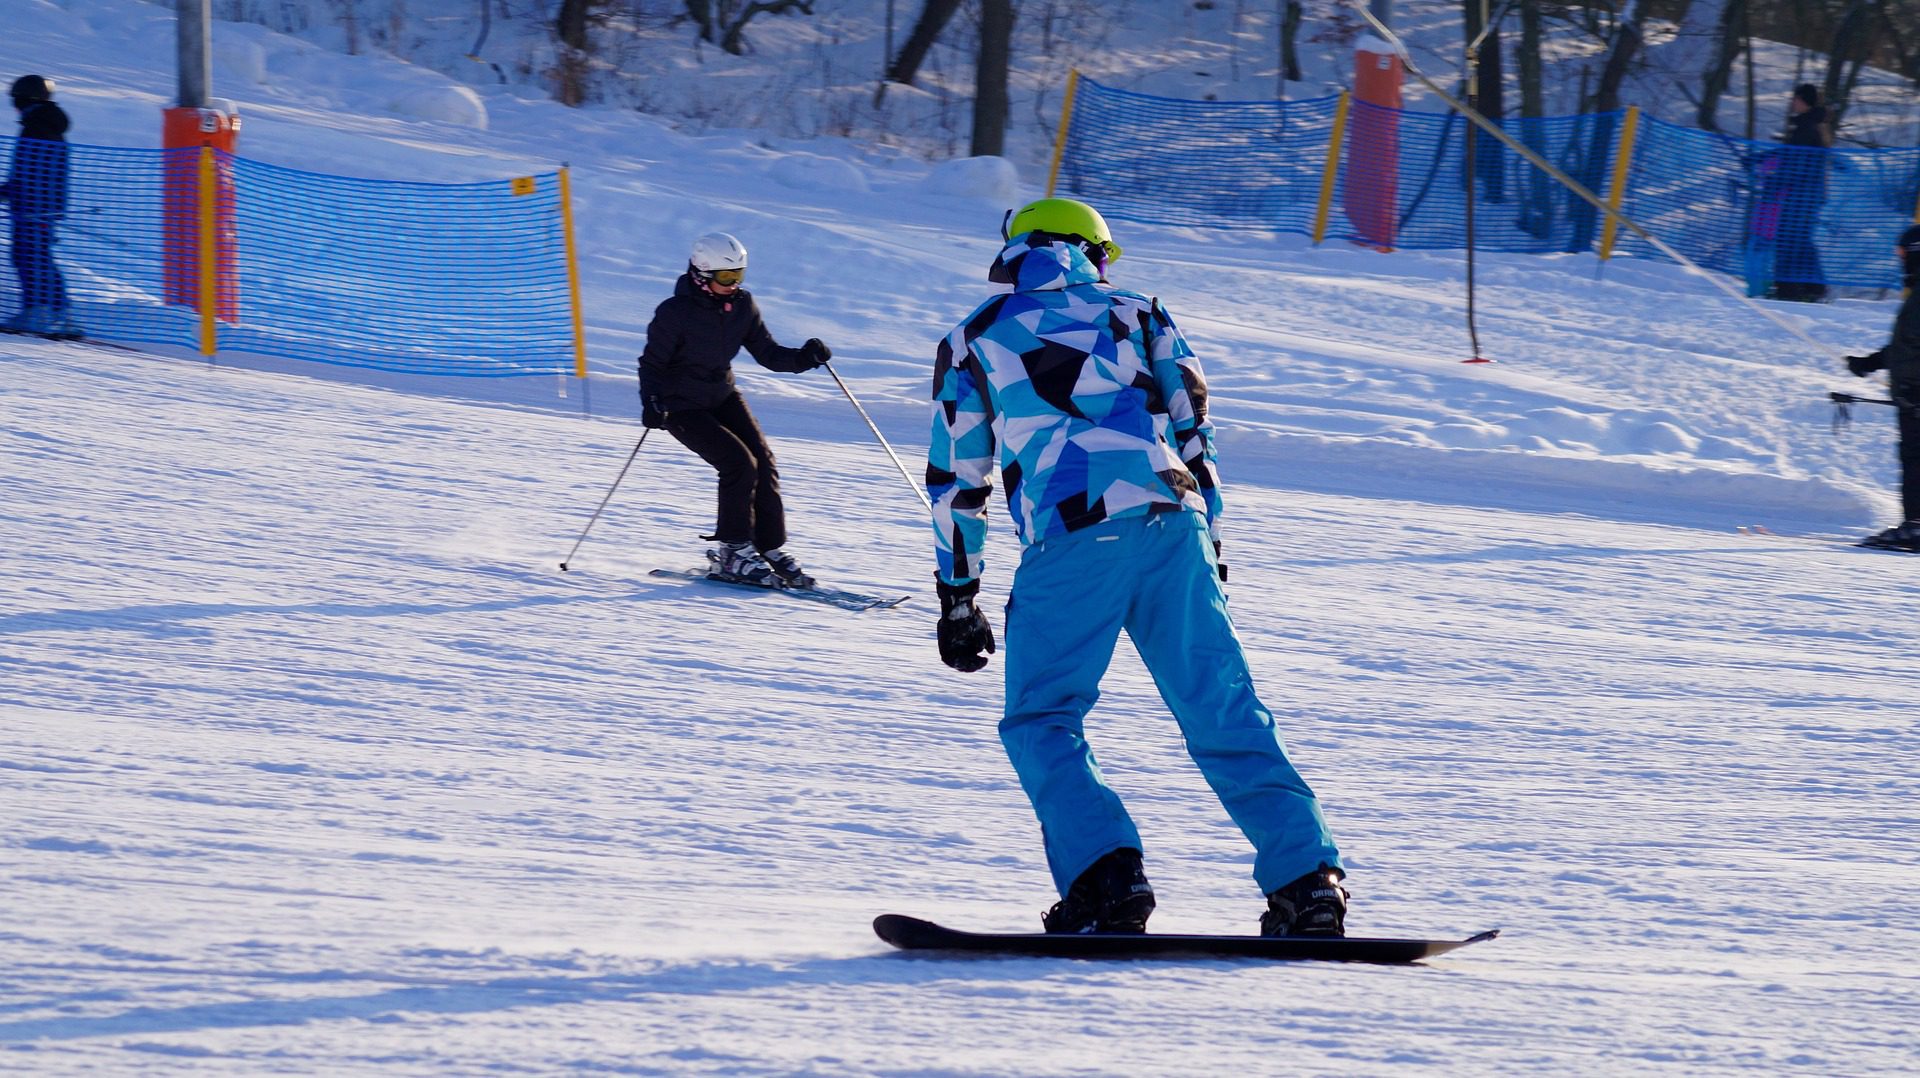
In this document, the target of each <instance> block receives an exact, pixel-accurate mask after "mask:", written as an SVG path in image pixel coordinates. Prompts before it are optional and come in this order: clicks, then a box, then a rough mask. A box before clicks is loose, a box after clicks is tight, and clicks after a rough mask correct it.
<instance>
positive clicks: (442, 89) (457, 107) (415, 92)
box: [387, 82, 487, 131]
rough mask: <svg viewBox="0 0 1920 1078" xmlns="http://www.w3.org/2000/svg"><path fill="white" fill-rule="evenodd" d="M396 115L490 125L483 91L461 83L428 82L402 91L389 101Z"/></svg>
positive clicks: (472, 125)
mask: <svg viewBox="0 0 1920 1078" xmlns="http://www.w3.org/2000/svg"><path fill="white" fill-rule="evenodd" d="M387 108H388V109H389V110H390V111H392V112H393V113H395V114H396V115H400V116H406V117H410V118H412V119H415V120H428V121H432V122H434V123H444V124H453V125H455V126H457V127H469V128H472V129H473V130H475V131H485V130H486V129H487V105H486V102H484V101H481V100H480V95H479V94H477V93H474V92H473V91H472V90H471V89H469V88H467V87H465V86H461V85H459V84H458V83H451V82H450V83H446V84H445V85H441V86H427V87H422V88H418V89H411V90H406V91H404V92H402V93H401V94H400V95H399V96H397V97H395V98H394V99H393V100H391V101H389V102H388V103H387Z"/></svg>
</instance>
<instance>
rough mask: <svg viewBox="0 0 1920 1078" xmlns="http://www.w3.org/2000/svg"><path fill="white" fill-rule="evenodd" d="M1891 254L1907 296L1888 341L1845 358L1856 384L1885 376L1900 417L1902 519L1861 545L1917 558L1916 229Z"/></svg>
mask: <svg viewBox="0 0 1920 1078" xmlns="http://www.w3.org/2000/svg"><path fill="white" fill-rule="evenodd" d="M1896 253H1897V254H1898V255H1899V256H1900V266H1901V269H1902V271H1903V272H1904V273H1905V275H1906V281H1907V290H1908V291H1907V298H1906V301H1905V302H1903V303H1902V304H1900V313H1899V315H1897V316H1896V317H1895V318H1894V320H1893V339H1892V340H1891V341H1888V342H1887V346H1886V347H1885V348H1882V349H1880V350H1879V351H1878V352H1875V353H1873V354H1872V355H1870V356H1848V357H1847V369H1848V370H1849V371H1852V372H1853V373H1854V374H1856V375H1858V376H1859V377H1861V378H1865V377H1866V376H1867V375H1869V374H1872V373H1873V372H1875V371H1886V372H1887V381H1888V384H1889V392H1888V396H1889V397H1891V398H1892V400H1893V402H1894V405H1895V409H1894V410H1895V411H1896V412H1897V413H1898V414H1899V417H1900V418H1899V424H1900V510H1901V514H1902V516H1903V517H1904V518H1905V519H1903V520H1902V521H1901V522H1900V523H1898V524H1896V525H1894V526H1893V527H1891V528H1888V529H1887V530H1886V531H1883V532H1880V533H1878V534H1875V535H1869V536H1867V537H1866V538H1865V539H1862V540H1861V541H1860V545H1861V546H1870V547H1879V548H1881V549H1883V550H1906V551H1912V552H1914V553H1920V225H1915V226H1914V227H1912V228H1909V229H1907V230H1906V232H1904V233H1902V234H1901V236H1900V246H1899V247H1898V249H1897V251H1896Z"/></svg>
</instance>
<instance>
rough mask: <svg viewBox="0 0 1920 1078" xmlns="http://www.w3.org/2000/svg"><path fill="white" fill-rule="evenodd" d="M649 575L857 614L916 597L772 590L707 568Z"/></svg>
mask: <svg viewBox="0 0 1920 1078" xmlns="http://www.w3.org/2000/svg"><path fill="white" fill-rule="evenodd" d="M648 575H649V576H664V577H670V578H673V579H678V580H702V581H705V582H707V583H709V584H718V585H720V586H722V587H727V588H739V589H741V590H744V591H764V592H775V593H778V594H780V595H791V596H792V597H794V598H795V599H806V600H808V601H809V602H815V603H825V604H827V605H828V606H837V607H839V608H840V609H842V610H853V611H861V610H888V609H891V608H893V607H896V606H899V605H900V604H901V603H904V602H906V601H907V600H908V599H910V598H912V596H908V595H902V596H900V597H899V598H897V599H888V598H885V597H883V596H879V595H867V594H864V593H862V592H857V591H842V590H840V589H839V588H823V587H819V586H815V587H811V588H784V587H771V586H769V585H766V584H754V583H750V582H748V581H745V580H728V579H727V578H726V577H723V576H714V575H713V574H712V573H710V572H708V571H707V570H705V569H654V570H652V571H651V572H649V573H648Z"/></svg>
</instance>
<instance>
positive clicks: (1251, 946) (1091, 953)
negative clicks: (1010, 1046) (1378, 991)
mask: <svg viewBox="0 0 1920 1078" xmlns="http://www.w3.org/2000/svg"><path fill="white" fill-rule="evenodd" d="M873 931H874V933H875V934H876V935H878V936H879V937H880V938H881V939H883V940H886V941H887V942H888V943H891V944H893V945H894V946H895V947H898V948H900V949H901V950H903V951H945V952H967V953H972V954H986V955H1001V956H1017V957H1028V958H1132V959H1153V958H1187V959H1192V958H1269V959H1292V960H1296V961H1299V960H1311V961H1320V962H1373V963H1382V964H1389V965H1398V964H1404V963H1408V962H1418V961H1420V960H1421V959H1423V958H1432V957H1433V956H1435V955H1442V954H1446V953H1447V952H1448V951H1453V950H1458V949H1459V948H1461V947H1465V946H1467V945H1468V944H1470V943H1479V942H1481V941H1482V940H1490V939H1493V938H1494V937H1495V936H1498V935H1499V934H1500V930H1499V929H1497V928H1496V929H1493V930H1492V931H1488V932H1482V933H1480V934H1479V935H1477V936H1468V937H1467V938H1466V939H1463V940H1424V939H1367V938H1364V937H1356V936H1345V937H1337V936H1273V937H1269V936H1184V935H1172V934H1165V935H1162V934H1155V933H1147V934H1146V935H1138V936H1131V935H1114V934H1106V933H1088V934H1085V935H1050V934H1047V933H1041V932H1031V933H989V932H961V931H959V930H958V929H952V928H946V927H944V926H942V925H937V924H934V923H933V922H932V921H923V920H921V919H920V918H918V917H905V916H902V915H900V914H897V913H883V914H881V915H880V916H878V917H876V918H874V919H873Z"/></svg>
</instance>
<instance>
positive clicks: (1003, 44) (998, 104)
mask: <svg viewBox="0 0 1920 1078" xmlns="http://www.w3.org/2000/svg"><path fill="white" fill-rule="evenodd" d="M1012 59H1013V0H980V58H979V60H978V62H976V63H975V64H974V71H973V146H972V148H971V150H970V151H969V152H971V153H972V154H973V156H975V157H999V156H1001V155H1002V154H1003V153H1005V152H1006V148H1007V115H1008V113H1009V112H1010V111H1011V108H1010V106H1009V104H1008V97H1007V72H1008V69H1009V68H1011V67H1012Z"/></svg>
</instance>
